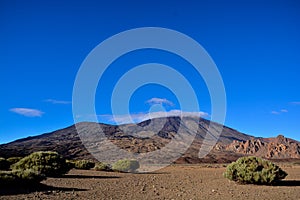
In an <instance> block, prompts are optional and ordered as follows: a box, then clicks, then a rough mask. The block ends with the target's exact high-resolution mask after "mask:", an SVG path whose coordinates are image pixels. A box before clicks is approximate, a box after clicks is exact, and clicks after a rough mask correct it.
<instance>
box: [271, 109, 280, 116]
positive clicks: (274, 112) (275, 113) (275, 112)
mask: <svg viewBox="0 0 300 200" xmlns="http://www.w3.org/2000/svg"><path fill="white" fill-rule="evenodd" d="M271 114H273V115H279V114H280V112H277V111H274V110H273V111H272V112H271Z"/></svg>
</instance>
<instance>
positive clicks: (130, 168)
mask: <svg viewBox="0 0 300 200" xmlns="http://www.w3.org/2000/svg"><path fill="white" fill-rule="evenodd" d="M139 167H140V164H139V162H138V161H137V160H129V159H123V160H118V161H117V162H115V163H114V164H113V165H112V170H113V171H118V172H135V171H136V170H137V169H138V168H139Z"/></svg>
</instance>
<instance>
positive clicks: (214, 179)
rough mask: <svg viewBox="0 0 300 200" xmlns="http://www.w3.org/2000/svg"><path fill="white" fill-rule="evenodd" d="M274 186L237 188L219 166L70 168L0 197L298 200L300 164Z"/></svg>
mask: <svg viewBox="0 0 300 200" xmlns="http://www.w3.org/2000/svg"><path fill="white" fill-rule="evenodd" d="M283 169H284V170H285V171H286V172H287V173H288V174H289V175H288V176H287V178H286V179H285V180H284V181H282V182H281V183H280V184H278V185H276V186H257V185H239V184H236V183H234V182H231V181H229V180H227V179H225V178H223V176H222V173H223V172H224V171H225V168H224V167H220V168H215V166H214V167H204V166H199V165H190V166H179V165H175V166H169V167H167V168H164V169H162V170H159V171H157V172H153V173H148V174H127V173H115V172H97V171H93V170H89V171H85V170H72V171H70V172H69V173H68V174H67V175H66V176H65V177H63V178H48V179H47V180H45V181H43V182H42V184H41V185H40V186H38V187H36V188H34V189H32V188H30V187H29V188H27V189H26V188H11V189H3V188H0V195H1V196H0V199H143V200H146V199H170V200H171V199H174V200H175V199H187V200H189V199H205V200H208V199H239V200H240V199H261V200H267V199H270V200H274V199H280V200H284V199H288V200H300V166H287V167H283Z"/></svg>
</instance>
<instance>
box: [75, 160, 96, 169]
mask: <svg viewBox="0 0 300 200" xmlns="http://www.w3.org/2000/svg"><path fill="white" fill-rule="evenodd" d="M94 166H95V163H94V162H92V161H89V160H76V161H75V169H85V170H89V169H91V168H93V167H94Z"/></svg>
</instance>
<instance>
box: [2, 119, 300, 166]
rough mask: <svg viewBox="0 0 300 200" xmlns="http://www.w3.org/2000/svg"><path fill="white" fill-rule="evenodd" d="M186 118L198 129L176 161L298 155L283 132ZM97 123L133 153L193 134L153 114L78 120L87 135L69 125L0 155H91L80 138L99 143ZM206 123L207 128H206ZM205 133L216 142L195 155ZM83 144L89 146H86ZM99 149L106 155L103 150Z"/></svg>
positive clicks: (176, 121)
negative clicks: (117, 120)
mask: <svg viewBox="0 0 300 200" xmlns="http://www.w3.org/2000/svg"><path fill="white" fill-rule="evenodd" d="M187 121H188V122H189V123H192V124H195V125H196V126H197V127H198V131H197V132H196V133H194V134H195V135H194V136H195V137H194V139H193V141H192V143H191V145H190V147H189V148H188V150H187V151H186V152H185V153H184V154H183V155H182V156H181V157H180V158H179V159H178V160H177V161H176V163H199V162H230V161H233V160H235V159H237V158H238V157H240V156H243V155H258V156H261V157H265V158H271V159H272V158H276V159H278V158H300V156H299V155H300V144H299V142H297V141H294V140H291V139H287V138H284V137H283V136H280V137H279V138H275V139H267V138H255V137H253V136H250V135H246V134H243V133H240V132H238V131H236V130H234V129H231V128H229V127H226V126H224V127H223V131H222V134H221V135H220V137H218V135H217V134H216V131H215V130H217V129H218V128H220V126H221V125H219V124H217V123H214V122H210V121H209V120H206V119H202V118H188V119H187ZM99 125H100V126H101V128H102V130H103V132H104V134H105V136H106V137H107V139H108V140H109V141H110V142H111V143H113V144H114V145H116V146H117V147H119V148H121V149H123V150H126V151H128V152H133V153H147V152H153V151H156V150H158V149H162V148H164V147H165V146H166V145H168V144H169V143H170V142H171V141H172V139H174V138H175V137H176V136H177V135H179V134H180V133H179V131H181V132H184V134H191V135H192V134H193V133H190V130H189V129H188V127H186V126H185V125H184V123H182V120H181V119H180V118H179V117H167V118H155V119H151V120H146V121H143V122H141V123H138V124H126V125H120V126H114V125H108V124H97V123H91V122H82V123H79V124H77V128H80V129H81V130H84V131H85V132H84V131H81V132H84V134H86V135H88V136H86V135H84V134H82V133H80V134H78V132H77V130H76V127H75V125H73V126H70V127H67V128H64V129H60V130H57V131H54V132H51V133H46V134H42V135H39V136H35V137H28V138H24V139H20V140H16V141H14V142H11V143H8V144H3V145H0V157H12V156H25V155H28V154H30V153H32V152H34V151H41V150H43V151H44V150H51V151H57V152H59V153H60V154H62V155H63V156H65V157H66V158H69V159H83V158H84V159H94V157H93V156H92V155H91V154H90V153H89V151H87V149H86V148H85V146H84V145H83V143H82V141H84V140H85V139H86V140H87V141H88V142H87V144H88V145H89V144H93V145H95V144H98V145H100V146H101V145H103V143H101V141H100V139H99V135H98V132H97V128H96V127H97V126H99ZM209 126H210V127H211V129H208V128H209ZM207 134H208V135H207ZM207 136H210V137H216V138H218V143H217V144H216V145H215V146H214V148H213V149H212V151H211V152H210V153H209V154H208V155H207V156H205V157H204V158H198V154H199V149H200V148H201V147H202V146H203V145H205V144H203V142H204V141H205V140H204V139H205V138H206V137H207ZM80 137H81V138H80ZM81 139H82V140H81ZM84 142H86V141H84ZM101 147H102V146H101ZM87 148H88V149H89V150H90V147H88V146H87ZM276 149H277V150H276ZM96 150H97V149H96ZM100 153H101V154H103V155H106V152H100ZM107 156H108V157H109V155H107Z"/></svg>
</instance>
